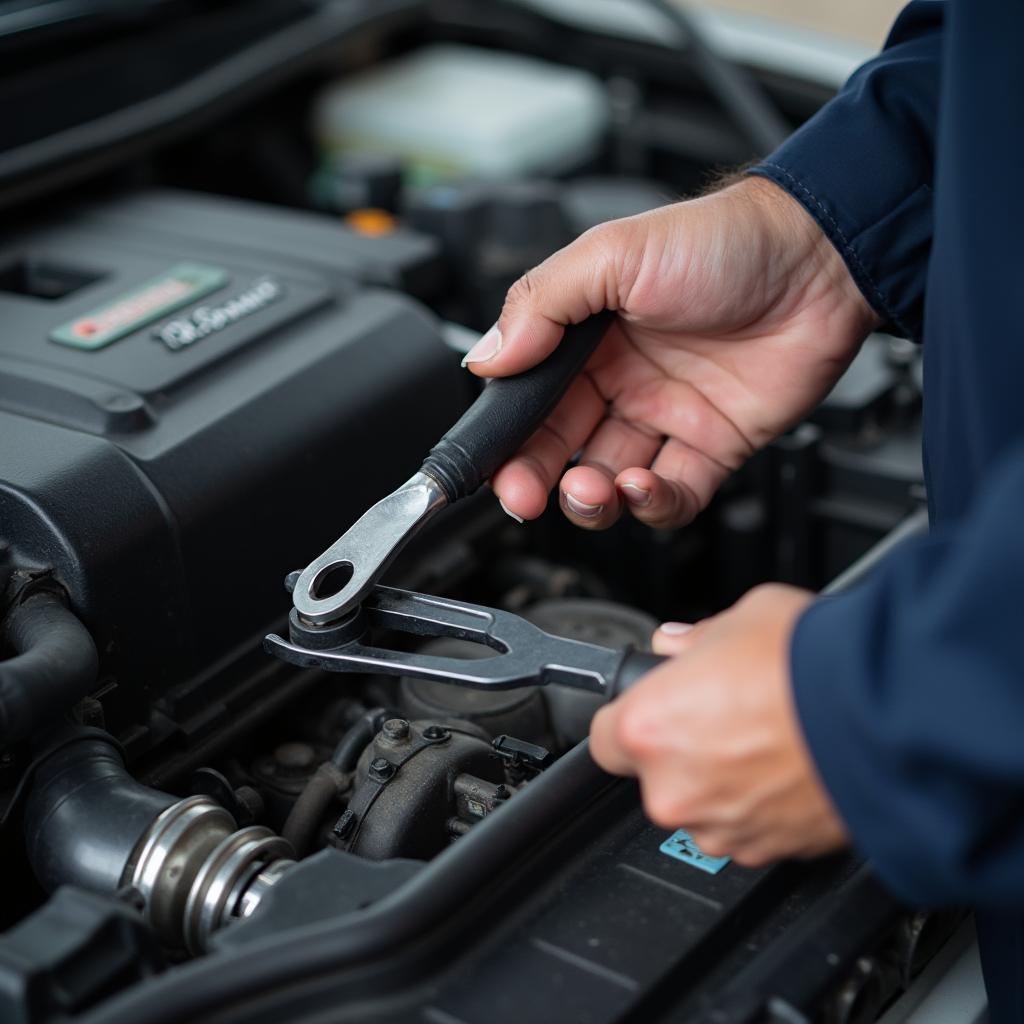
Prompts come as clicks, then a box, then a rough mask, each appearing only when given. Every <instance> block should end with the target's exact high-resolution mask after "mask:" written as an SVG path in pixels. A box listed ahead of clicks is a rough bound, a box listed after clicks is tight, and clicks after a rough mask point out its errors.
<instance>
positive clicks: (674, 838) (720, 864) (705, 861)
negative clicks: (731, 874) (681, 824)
mask: <svg viewBox="0 0 1024 1024" xmlns="http://www.w3.org/2000/svg"><path fill="white" fill-rule="evenodd" d="M658 849H660V850H661V852H662V853H667V854H668V855H669V856H670V857H675V859H676V860H681V861H683V863H685V864H689V865H690V866H691V867H695V868H700V870H701V871H706V872H707V873H708V874H709V875H717V874H718V872H719V871H721V870H722V868H724V867H725V865H726V864H728V863H729V858H728V857H709V856H708V855H707V854H706V853H701V852H700V847H699V846H697V844H696V843H695V842H694V841H693V839H692V838H691V837H690V833H689V832H684V831H683V829H679V830H678V831H677V832H673V833H672V835H670V836H669V837H668V839H666V840H665V842H663V843H662V844H661V846H660V847H658Z"/></svg>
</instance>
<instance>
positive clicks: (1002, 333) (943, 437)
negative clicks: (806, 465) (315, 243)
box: [467, 0, 1024, 1024]
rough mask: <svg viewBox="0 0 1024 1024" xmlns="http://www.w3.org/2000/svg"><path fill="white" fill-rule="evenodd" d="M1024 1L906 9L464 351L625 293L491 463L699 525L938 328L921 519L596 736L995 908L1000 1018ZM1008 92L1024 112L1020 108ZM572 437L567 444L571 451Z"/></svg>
mask: <svg viewBox="0 0 1024 1024" xmlns="http://www.w3.org/2000/svg"><path fill="white" fill-rule="evenodd" d="M1022 44H1024V3H1021V2H1020V0H949V2H948V3H941V2H917V3H911V4H910V5H909V6H908V7H906V8H905V9H904V11H903V12H902V14H901V15H900V17H899V19H898V20H897V22H896V24H895V26H894V28H893V30H892V33H891V35H890V37H889V39H888V41H887V43H886V46H885V49H884V50H883V52H882V53H881V54H880V55H879V56H878V57H877V58H875V59H874V60H872V61H870V62H869V63H867V64H866V65H864V66H863V67H862V68H860V69H859V70H858V71H857V72H856V73H855V74H854V75H853V77H852V78H851V79H850V81H849V82H848V84H847V85H846V86H845V88H844V89H843V90H842V91H841V92H840V94H839V95H838V96H837V97H836V98H835V99H834V100H833V101H832V102H831V103H829V104H828V105H827V106H826V107H825V108H824V109H823V110H822V111H821V112H820V113H819V114H818V115H817V116H815V117H814V118H813V119H812V120H811V121H810V122H808V123H807V124H806V125H804V126H803V127H802V128H801V129H799V130H798V131H797V132H796V133H795V134H794V135H793V136H792V137H791V138H790V139H789V140H788V141H787V142H786V143H784V144H783V145H782V146H781V147H780V148H779V149H778V150H777V151H776V152H775V153H774V154H773V155H772V156H771V157H770V158H768V159H766V160H764V161H763V162H761V163H760V164H758V165H757V166H755V167H754V168H752V169H751V170H750V171H749V172H748V173H747V174H746V175H744V176H743V177H742V178H741V179H740V180H738V181H736V182H734V183H732V184H730V185H728V186H727V187H724V188H722V189H721V190H719V191H718V192H716V193H714V194H712V195H707V196H704V197H702V198H699V199H696V200H692V201H689V202H684V203H680V204H678V205H674V206H670V207H666V208H663V209H660V210H656V211H653V212H651V213H647V214H644V215H641V216H638V217H632V218H628V219H625V220H620V221H614V222H611V223H608V224H605V225H602V226H600V227H598V228H595V229H593V230H592V231H590V232H588V233H587V234H585V235H584V236H582V237H581V238H580V239H579V240H577V241H576V242H574V243H573V244H572V245H570V246H568V247H567V248H566V249H564V250H562V251H561V252H559V253H557V254H555V255H554V256H552V257H551V258H550V259H549V260H547V261H546V262H545V263H543V264H542V265H541V266H540V267H538V268H537V269H536V270H534V271H531V272H530V273H529V274H528V275H527V276H526V277H524V278H523V279H522V280H520V281H519V282H518V283H517V284H516V285H515V286H514V287H513V288H512V289H511V291H510V292H509V295H508V298H507V301H506V304H505V307H504V309H503V310H502V314H501V317H500V319H499V321H498V323H497V325H496V326H495V327H494V328H492V330H491V331H489V332H488V333H487V334H486V335H485V336H484V337H483V338H482V339H481V340H480V341H479V342H478V343H477V345H476V346H475V347H474V349H473V350H472V351H471V352H470V353H469V355H468V356H467V362H468V365H469V367H470V368H471V369H472V370H473V372H475V373H477V374H478V375H480V376H485V377H486V376H501V375H504V374H511V373H517V372H519V371H521V370H524V369H526V368H527V367H528V366H530V365H532V364H534V363H536V362H538V361H539V360H540V359H542V358H543V357H544V356H545V355H546V354H547V353H548V352H550V351H551V350H552V349H553V348H554V347H555V346H556V345H557V344H558V342H559V338H560V336H561V333H562V325H564V324H567V323H571V322H576V321H579V320H582V319H584V318H585V317H587V316H588V315H589V314H590V313H592V312H595V311H597V310H600V309H604V308H605V307H608V308H611V309H615V310H618V313H619V317H618V320H617V321H616V324H615V325H614V326H613V327H612V329H611V331H610V332H609V335H608V337H607V338H606V340H605V341H604V342H603V343H602V345H601V347H600V348H599V349H598V351H597V352H596V353H595V355H594V357H593V359H592V361H591V363H590V365H589V368H588V371H587V372H586V373H585V374H584V375H583V376H581V377H580V378H579V379H578V380H577V381H576V382H575V384H574V385H573V387H572V388H571V390H570V392H569V393H568V394H567V395H566V397H565V399H564V400H563V401H562V403H561V404H560V406H559V407H558V408H557V409H556V411H555V412H554V413H553V414H552V416H551V418H550V420H549V422H548V423H547V425H546V428H544V429H542V430H541V431H539V432H538V433H537V435H535V436H534V438H533V439H532V440H531V441H530V442H529V443H528V444H527V445H526V446H525V447H524V448H523V449H522V451H521V453H520V454H519V456H518V457H517V458H515V459H514V460H512V461H511V462H509V463H507V464H506V465H505V466H504V467H503V468H502V469H501V470H500V471H499V473H498V474H496V476H495V478H494V480H493V486H494V490H495V492H496V493H497V494H498V496H499V497H500V499H501V501H502V503H503V505H504V506H505V508H506V511H508V512H509V513H510V514H512V515H514V516H515V517H517V518H519V517H522V518H527V519H529V518H534V517H536V516H538V515H539V514H540V513H541V511H542V509H543V508H544V505H545V502H546V497H547V494H548V492H549V490H550V489H552V488H553V487H554V486H555V484H556V483H558V481H559V477H561V483H560V501H561V506H562V508H563V510H564V512H565V514H566V515H567V516H568V518H569V519H570V520H571V521H572V522H574V523H576V524H578V525H579V526H582V527H585V528H588V529H601V528H603V527H607V526H609V525H611V524H612V523H613V522H614V521H615V520H616V519H617V518H618V516H619V515H620V513H621V512H622V511H623V510H628V511H629V512H630V513H631V514H632V515H633V516H634V517H636V518H637V519H639V520H640V521H642V522H644V523H648V524H650V525H651V526H656V527H673V526H680V525H682V524H684V523H686V522H688V521H690V520H691V519H692V518H693V517H694V516H695V515H696V514H697V513H698V512H699V511H700V509H702V508H703V507H704V506H705V505H706V504H707V503H708V501H709V500H710V498H711V496H712V494H713V493H714V491H715V489H716V488H717V487H718V486H719V485H720V484H721V483H722V481H723V480H724V479H725V478H726V477H727V475H728V474H729V473H730V472H731V471H733V470H735V469H736V468H737V467H738V466H739V465H740V464H741V463H742V462H743V461H744V459H746V458H747V457H748V456H749V455H750V454H751V453H752V452H754V451H755V450H756V449H758V448H760V447H761V446H762V445H764V444H765V443H766V442H767V441H769V440H770V439H771V438H774V437H776V436H777V435H778V434H779V433H781V432H782V431H785V430H786V429H787V428H789V427H791V426H792V425H793V424H795V423H797V422H798V421H800V420H801V419H802V418H803V417H804V416H806V415H807V413H809V412H810V411H811V410H812V409H813V408H814V407H815V405H816V404H817V403H818V402H819V401H820V400H821V399H822V398H823V397H824V396H825V395H826V393H827V392H828V391H829V389H830V388H831V386H832V385H833V384H834V383H835V381H836V379H837V378H838V377H839V375H840V374H841V373H842V371H843V370H844V368H845V367H846V366H847V365H848V364H849V362H850V360H851V359H852V358H853V356H854V354H855V353H856V351H857V349H858V347H859V345H860V344H861V342H862V341H863V339H864V337H865V335H866V334H867V333H868V332H869V331H871V330H873V329H882V330H885V331H888V332H891V333H894V334H898V335H902V336H905V337H910V338H913V339H915V340H919V341H923V343H924V359H925V378H926V388H925V390H926V396H925V414H924V421H925V448H926V455H925V461H926V480H927V484H928V500H929V513H930V519H931V533H930V535H929V536H927V537H925V538H921V539H918V540H916V541H913V542H910V543H907V544H904V545H903V546H901V547H900V548H899V549H898V550H897V551H895V552H894V553H893V554H892V555H891V556H890V557H889V558H888V559H887V560H886V561H885V562H884V564H883V565H881V566H880V567H879V568H878V569H877V570H876V571H875V572H874V573H873V574H872V575H871V577H870V578H869V579H868V580H867V581H866V582H864V583H862V584H860V585H859V586H857V587H856V588H854V589H852V590H850V591H849V592H846V593H843V594H841V595H838V596H834V597H829V598H826V599H822V600H817V601H816V600H815V599H814V597H813V595H812V594H810V593H808V592H805V591H802V590H798V589H794V588H791V587H784V586H776V585H773V586H764V587H759V588H757V589H756V590H754V591H752V592H750V593H749V594H747V595H746V596H745V597H744V598H743V599H742V600H740V601H739V602H738V603H737V604H736V605H735V606H734V607H732V608H731V609H729V610H727V611H725V612H723V613H722V614H720V615H717V616H715V617H713V618H711V619H708V620H706V621H704V622H701V623H699V624H698V625H696V626H695V627H693V628H690V627H689V626H687V625H685V624H682V623H666V624H664V625H663V626H662V627H661V628H660V630H659V631H658V633H657V634H656V636H655V641H654V642H655V646H656V649H657V650H659V651H660V652H662V653H669V654H673V655H675V657H674V658H673V659H672V660H671V661H670V662H667V663H666V664H665V665H664V666H662V667H660V668H658V669H656V670H654V671H653V672H651V673H650V674H649V675H648V677H647V678H646V679H644V680H643V681H642V682H641V683H640V684H639V685H637V686H636V687H635V688H634V689H633V690H632V691H630V693H629V694H627V695H626V696H625V697H623V698H622V699H620V700H619V701H617V702H615V703H614V704H613V705H611V706H609V707H607V708H605V709H604V710H602V711H601V712H600V713H599V714H598V716H597V717H596V718H595V720H594V723H593V727H592V730H591V742H592V751H593V755H594V757H595V759H596V760H597V761H598V762H599V763H600V764H601V765H602V766H603V767H605V768H606V769H608V770H609V771H612V772H616V773H619V774H635V775H637V776H639V779H640V784H641V787H642V791H643V798H644V805H645V807H646V810H647V812H648V814H649V816H650V817H651V819H652V820H653V821H654V822H656V823H657V824H659V825H662V826H665V827H667V828H675V827H684V828H686V829H687V830H689V831H690V832H691V834H692V835H693V837H694V838H695V839H696V841H697V842H698V843H699V845H700V846H701V848H702V849H703V850H704V851H705V852H707V853H708V854H711V855H713V856H721V855H729V856H731V857H733V858H734V859H735V860H736V861H738V862H739V863H742V864H761V863H763V862H766V861H769V860H773V859H776V858H780V857H787V856H810V855H814V854H819V853H823V852H825V851H828V850H832V849H835V848H837V847H839V846H841V845H843V844H844V843H845V842H846V841H847V836H849V837H850V838H852V840H853V842H855V843H856V845H857V846H858V847H859V848H860V849H861V850H862V851H863V853H864V854H866V855H867V856H868V857H869V858H870V859H871V861H872V862H873V863H874V865H875V867H876V869H877V871H878V873H879V874H880V876H881V877H882V878H883V879H884V880H885V881H886V882H887V883H888V884H889V885H890V886H891V888H892V889H893V890H894V892H895V893H897V894H898V895H899V896H901V897H902V898H905V899H906V900H908V901H910V902H912V903H914V904H916V905H922V906H934V905H943V904H969V905H971V906H973V907H975V908H976V910H977V921H978V926H979V936H980V942H981V948H982V959H983V965H984V971H985V977H986V983H987V986H988V991H989V1000H990V1013H991V1016H992V1020H994V1021H996V1022H1003V1021H1006V1022H1009V1021H1013V1022H1018V1024H1019V1022H1021V1021H1024V646H1022V642H1021V641H1022V636H1024V537H1022V531H1024V447H1022V441H1024V327H1022V325H1021V320H1020V310H1021V307H1022V305H1024V256H1022V250H1021V246H1020V235H1021V232H1022V230H1024V209H1022V203H1021V199H1020V196H1021V192H1022V188H1021V184H1020V181H1019V180H1018V179H1019V162H1020V157H1021V156H1022V155H1024V141H1022V134H1021V133H1022V131H1024V60H1022V58H1021V54H1020V48H1021V46H1022ZM1014 112H1016V113H1014ZM580 449H582V457H581V459H580V462H579V464H578V465H577V466H575V467H574V468H572V469H570V470H569V471H568V472H565V473H564V475H562V473H563V470H564V468H565V464H566V462H567V461H568V460H569V459H570V457H571V456H572V455H573V453H575V452H576V451H578V450H580Z"/></svg>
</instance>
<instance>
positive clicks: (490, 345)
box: [462, 324, 501, 366]
mask: <svg viewBox="0 0 1024 1024" xmlns="http://www.w3.org/2000/svg"><path fill="white" fill-rule="evenodd" d="M500 351H501V331H499V330H498V325H497V324H495V325H494V326H493V327H492V328H491V329H490V330H489V331H488V332H487V333H486V334H485V335H484V336H483V337H482V338H481V339H480V340H479V341H478V342H477V343H476V344H475V345H474V346H473V347H472V348H471V349H470V350H469V351H468V352H467V353H466V355H465V357H464V358H463V360H462V365H463V366H465V365H466V364H467V363H486V362H487V361H488V360H489V359H493V358H494V357H495V356H496V355H497V354H498V353H499V352H500Z"/></svg>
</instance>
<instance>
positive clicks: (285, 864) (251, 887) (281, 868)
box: [235, 860, 295, 917]
mask: <svg viewBox="0 0 1024 1024" xmlns="http://www.w3.org/2000/svg"><path fill="white" fill-rule="evenodd" d="M294 863H295V861H293V860H275V861H271V862H270V863H269V864H266V865H262V866H261V867H260V869H259V870H258V871H257V872H256V874H255V875H253V876H252V878H251V879H250V881H249V884H248V885H246V886H245V888H244V889H243V890H242V895H241V897H240V898H239V900H238V904H237V911H236V913H235V916H236V917H250V916H251V915H252V913H253V912H254V911H255V910H256V908H257V907H258V906H259V905H260V903H262V902H263V898H264V896H266V895H267V893H268V892H269V891H270V890H271V889H272V888H273V887H274V886H275V885H277V883H278V882H279V881H280V880H281V877H282V876H283V875H284V873H285V872H286V871H287V870H288V869H289V868H290V867H291V866H292V865H293V864H294Z"/></svg>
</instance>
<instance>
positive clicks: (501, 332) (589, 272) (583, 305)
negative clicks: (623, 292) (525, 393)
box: [462, 221, 624, 377]
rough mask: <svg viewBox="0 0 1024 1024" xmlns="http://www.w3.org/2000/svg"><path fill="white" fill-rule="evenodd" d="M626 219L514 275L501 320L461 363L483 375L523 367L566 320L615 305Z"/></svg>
mask: <svg viewBox="0 0 1024 1024" xmlns="http://www.w3.org/2000/svg"><path fill="white" fill-rule="evenodd" d="M623 223H624V222H621V221H612V222H610V223H608V224H601V225H599V226H598V227H596V228H591V230H590V231H588V232H586V234H584V235H581V236H580V237H579V238H578V239H576V241H575V242H573V243H571V244H570V245H567V246H566V247H565V248H564V249H561V250H559V251H558V252H556V253H555V254H554V255H553V256H550V257H549V258H548V259H546V260H545V261H544V262H543V263H542V264H540V266H538V267H535V268H534V269H533V270H530V271H528V272H527V273H526V274H524V275H523V276H522V277H521V278H520V279H519V280H518V281H516V283H515V284H514V285H512V287H511V288H510V289H509V292H508V295H507V296H506V298H505V305H504V307H503V308H502V311H501V316H500V317H499V318H498V322H497V323H496V324H495V325H494V326H493V327H492V328H491V329H490V330H489V331H488V332H487V333H486V334H485V335H484V336H483V337H482V338H481V339H480V340H479V341H478V342H477V343H476V344H475V345H474V346H473V348H471V349H470V350H469V352H467V353H466V358H465V359H464V360H463V362H462V365H463V366H466V367H468V369H470V370H471V371H472V372H473V373H475V374H477V375H478V376H480V377H504V376H508V375H509V374H513V373H522V371H523V370H527V369H529V368H530V367H531V366H534V365H535V364H537V363H539V362H540V361H541V360H542V359H544V358H545V357H546V356H548V355H550V354H551V352H553V351H554V349H555V347H556V346H557V345H558V343H559V341H561V339H562V332H563V329H564V327H565V325H566V324H575V323H580V322H581V321H583V320H586V319H587V317H588V316H590V315H591V314H593V313H599V312H600V311H601V310H602V309H617V308H618V298H619V294H620V287H619V281H618V279H617V278H618V271H617V267H618V266H619V265H620V264H621V262H622V260H621V259H620V258H619V255H618V253H619V250H620V247H621V246H622V245H623V244H624V232H623V231H622V229H621V227H620V225H622V224H623Z"/></svg>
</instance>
